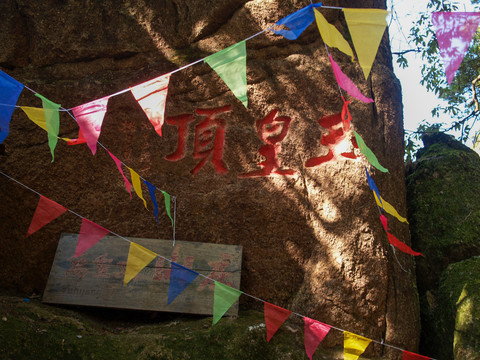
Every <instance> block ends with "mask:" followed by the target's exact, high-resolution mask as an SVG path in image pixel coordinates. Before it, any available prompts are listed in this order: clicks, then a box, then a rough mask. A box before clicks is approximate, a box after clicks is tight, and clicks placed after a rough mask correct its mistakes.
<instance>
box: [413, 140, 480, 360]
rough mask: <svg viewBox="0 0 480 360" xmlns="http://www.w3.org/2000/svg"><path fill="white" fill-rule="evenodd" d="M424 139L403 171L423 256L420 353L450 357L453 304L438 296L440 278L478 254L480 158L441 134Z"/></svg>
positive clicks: (417, 245)
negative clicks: (448, 270)
mask: <svg viewBox="0 0 480 360" xmlns="http://www.w3.org/2000/svg"><path fill="white" fill-rule="evenodd" d="M422 140H423V141H424V144H425V147H424V148H423V149H421V151H419V153H418V154H417V162H416V163H415V164H413V166H412V168H411V169H410V170H409V173H408V174H407V202H408V219H409V222H410V229H411V235H412V244H413V247H414V248H415V249H416V250H419V251H421V252H422V253H423V254H424V255H425V257H424V258H422V257H420V258H418V259H417V261H416V272H417V283H418V290H419V296H420V307H421V317H422V340H421V352H423V353H428V354H431V355H433V356H436V357H438V358H441V359H449V358H452V357H453V352H452V345H451V344H452V342H453V330H452V331H451V332H449V329H450V328H451V329H453V324H454V321H455V312H454V311H453V310H452V311H450V312H449V314H450V315H448V316H446V315H445V313H444V311H446V310H445V309H446V308H445V307H446V306H451V304H450V305H447V304H445V303H444V299H443V298H442V297H441V296H440V295H439V291H440V290H439V280H440V276H441V274H442V272H443V271H444V270H445V269H446V268H447V266H448V265H449V264H452V263H455V262H458V261H462V260H465V259H469V258H470V257H472V256H475V255H480V241H479V239H478V234H479V232H480V203H479V202H478V194H479V193H480V157H479V156H478V154H477V153H475V152H474V151H472V150H471V149H469V148H467V147H466V146H464V145H462V144H461V143H459V142H457V141H455V140H454V139H453V138H451V137H450V136H448V135H445V134H442V133H437V134H433V135H426V136H424V138H423V139H422ZM459 295H460V293H458V294H457V295H456V296H457V298H456V299H455V300H454V304H455V301H456V300H457V299H458V296H459ZM454 304H453V305H454ZM442 334H445V335H442ZM445 352H449V354H450V355H449V356H448V357H447V356H446V355H445Z"/></svg>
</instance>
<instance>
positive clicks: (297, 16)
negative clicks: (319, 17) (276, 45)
mask: <svg viewBox="0 0 480 360" xmlns="http://www.w3.org/2000/svg"><path fill="white" fill-rule="evenodd" d="M321 6H322V3H317V4H310V5H308V6H306V7H304V8H303V9H300V10H298V11H295V12H294V13H292V14H290V15H287V16H285V17H284V18H283V19H281V20H279V21H277V22H276V23H275V26H281V25H283V26H285V27H287V28H288V29H289V30H283V29H281V30H273V29H272V31H273V32H274V33H275V34H277V35H282V36H283V37H284V38H286V39H288V40H296V39H297V38H298V37H299V36H300V34H301V33H302V32H303V31H304V30H305V29H306V28H307V27H308V26H309V25H310V24H311V23H312V22H313V20H315V15H314V13H313V9H314V8H317V7H321Z"/></svg>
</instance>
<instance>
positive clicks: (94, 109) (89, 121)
mask: <svg viewBox="0 0 480 360" xmlns="http://www.w3.org/2000/svg"><path fill="white" fill-rule="evenodd" d="M108 99H109V96H106V97H103V98H101V99H97V100H94V101H91V102H89V103H86V104H83V105H79V106H76V107H74V108H73V109H72V112H73V115H74V116H75V119H76V120H77V123H78V126H79V127H80V130H82V133H83V136H84V137H85V140H86V141H87V145H88V147H89V148H90V150H91V151H92V154H93V155H95V153H96V152H97V141H98V138H99V137H100V131H101V129H102V123H103V118H104V117H105V113H106V112H107V104H108Z"/></svg>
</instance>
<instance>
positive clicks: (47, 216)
mask: <svg viewBox="0 0 480 360" xmlns="http://www.w3.org/2000/svg"><path fill="white" fill-rule="evenodd" d="M65 211H67V208H64V207H63V206H62V205H60V204H57V203H56V202H55V201H52V200H50V199H47V198H46V197H44V196H42V195H40V200H38V205H37V209H36V210H35V213H34V214H33V219H32V222H31V223H30V227H29V228H28V231H27V237H28V236H30V235H32V234H33V233H34V232H35V231H37V230H39V229H41V228H42V227H44V226H45V225H47V224H48V223H49V222H50V221H53V220H55V219H56V218H57V217H59V216H60V215H62V214H63V213H64V212H65Z"/></svg>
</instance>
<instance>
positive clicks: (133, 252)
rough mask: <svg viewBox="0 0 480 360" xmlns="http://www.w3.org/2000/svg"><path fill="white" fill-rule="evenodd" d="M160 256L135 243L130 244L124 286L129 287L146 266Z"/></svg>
mask: <svg viewBox="0 0 480 360" xmlns="http://www.w3.org/2000/svg"><path fill="white" fill-rule="evenodd" d="M157 256H158V254H156V253H154V252H153V251H150V250H148V249H145V248H144V247H143V246H140V245H138V244H136V243H134V242H131V243H130V249H129V250H128V258H127V267H126V268H125V277H124V278H123V285H124V286H125V285H127V284H128V283H129V282H130V280H132V279H133V278H134V277H135V276H137V274H138V273H139V272H140V271H142V270H143V268H144V267H145V266H147V265H148V264H150V263H151V262H152V260H153V259H155V258H156V257H157Z"/></svg>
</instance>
